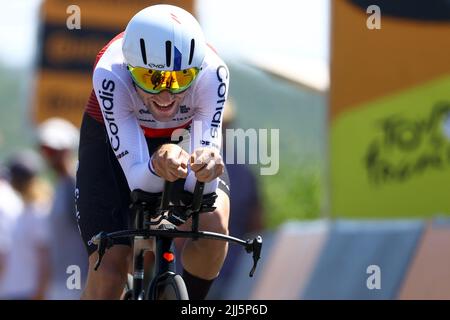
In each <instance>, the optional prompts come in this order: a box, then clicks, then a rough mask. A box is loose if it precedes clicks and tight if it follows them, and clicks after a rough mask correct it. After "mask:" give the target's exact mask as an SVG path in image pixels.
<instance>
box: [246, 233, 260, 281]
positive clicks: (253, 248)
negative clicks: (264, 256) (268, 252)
mask: <svg viewBox="0 0 450 320" xmlns="http://www.w3.org/2000/svg"><path fill="white" fill-rule="evenodd" d="M261 248H262V237H261V236H257V237H256V238H254V239H253V240H247V245H246V247H245V250H246V251H247V252H248V253H250V252H253V267H252V269H251V270H250V273H249V277H253V274H254V273H255V271H256V267H257V265H258V261H259V259H260V258H261Z"/></svg>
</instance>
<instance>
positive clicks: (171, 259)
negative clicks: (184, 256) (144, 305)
mask: <svg viewBox="0 0 450 320" xmlns="http://www.w3.org/2000/svg"><path fill="white" fill-rule="evenodd" d="M163 228H164V229H167V228H168V227H167V226H165V225H163ZM169 228H170V226H169ZM143 239H144V238H143V237H136V238H135V243H134V248H137V249H135V250H134V254H133V299H134V300H142V299H144V274H145V272H144V271H145V270H144V255H145V252H146V249H141V248H139V245H138V243H137V241H139V240H143ZM154 241H155V242H153V252H154V253H155V268H153V277H152V279H153V281H152V283H151V288H150V292H152V293H153V290H154V288H153V287H154V284H155V280H156V279H158V278H159V277H160V276H162V275H164V274H166V273H167V272H173V273H175V270H176V264H175V263H176V258H175V245H174V242H173V239H172V238H166V237H155V239H154Z"/></svg>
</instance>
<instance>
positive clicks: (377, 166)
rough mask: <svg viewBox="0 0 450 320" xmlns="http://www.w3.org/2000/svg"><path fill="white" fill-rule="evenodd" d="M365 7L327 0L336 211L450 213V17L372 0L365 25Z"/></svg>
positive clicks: (355, 0) (350, 1)
mask: <svg viewBox="0 0 450 320" xmlns="http://www.w3.org/2000/svg"><path fill="white" fill-rule="evenodd" d="M412 2H414V3H412ZM412 2H410V4H411V5H414V6H417V5H419V6H420V5H423V4H424V3H426V2H421V3H422V4H421V3H417V1H416V0H412ZM365 3H368V2H367V1H362V0H361V1H358V0H343V1H333V9H332V50H331V52H332V57H331V61H332V64H331V87H330V102H331V111H330V148H331V152H330V156H331V208H332V214H333V216H346V217H380V216H383V217H402V216H408V217H410V216H415V217H422V216H429V215H434V214H438V213H450V200H449V199H450V198H449V196H448V182H449V181H450V120H449V119H450V89H449V88H450V59H449V57H450V41H448V39H449V38H450V19H448V20H446V18H445V17H443V18H442V19H436V18H434V17H438V16H439V17H441V16H442V15H439V14H438V13H437V14H434V13H433V11H432V10H429V9H426V8H425V9H424V10H423V14H422V15H421V16H419V17H417V16H416V12H412V13H411V16H408V14H409V13H408V12H409V11H408V10H407V9H408V8H403V9H402V10H397V9H398V8H396V7H395V5H396V4H395V3H394V2H392V1H390V2H389V1H375V3H377V4H378V8H379V13H380V20H379V22H380V29H376V28H375V29H370V28H369V27H368V20H369V19H372V18H371V15H372V14H373V12H374V11H372V10H367V7H368V5H367V6H364V5H363V4H365ZM402 3H403V4H404V2H402ZM402 3H400V2H399V3H398V5H401V4H402ZM371 4H372V3H371ZM367 11H369V13H367ZM398 12H401V13H402V16H398V15H396V13H398ZM371 21H373V20H371Z"/></svg>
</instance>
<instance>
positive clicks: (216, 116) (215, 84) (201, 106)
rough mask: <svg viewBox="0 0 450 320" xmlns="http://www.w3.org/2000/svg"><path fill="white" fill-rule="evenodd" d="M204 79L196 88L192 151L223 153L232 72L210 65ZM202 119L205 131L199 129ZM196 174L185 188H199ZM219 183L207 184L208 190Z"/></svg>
mask: <svg viewBox="0 0 450 320" xmlns="http://www.w3.org/2000/svg"><path fill="white" fill-rule="evenodd" d="M202 72H203V75H202V77H201V78H199V79H197V83H196V85H195V87H194V88H193V89H195V90H196V94H195V96H196V99H195V108H196V109H195V114H194V118H193V122H192V127H191V153H192V152H194V151H195V150H196V149H197V148H201V147H207V148H212V149H215V150H217V152H219V153H220V150H221V145H222V118H223V112H224V106H225V101H226V99H227V95H228V85H229V78H230V76H229V71H228V68H227V67H226V65H225V64H220V65H217V66H209V67H208V69H207V70H203V71H202ZM196 121H198V122H200V123H201V128H202V130H201V131H203V132H198V131H197V130H195V127H196V124H195V122H196ZM195 182H196V179H195V174H194V172H192V171H191V172H190V173H189V175H188V177H187V179H186V184H185V189H186V190H188V191H190V192H193V190H194V187H195ZM217 185H218V179H217V178H216V179H214V180H213V181H211V182H208V183H206V184H205V191H204V193H205V194H207V193H211V192H214V191H215V190H216V188H217Z"/></svg>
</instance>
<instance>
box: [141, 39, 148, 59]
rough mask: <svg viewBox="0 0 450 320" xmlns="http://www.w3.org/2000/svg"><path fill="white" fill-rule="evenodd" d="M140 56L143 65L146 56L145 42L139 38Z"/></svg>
mask: <svg viewBox="0 0 450 320" xmlns="http://www.w3.org/2000/svg"><path fill="white" fill-rule="evenodd" d="M141 54H142V61H144V64H147V54H146V52H145V42H144V39H142V38H141Z"/></svg>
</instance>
